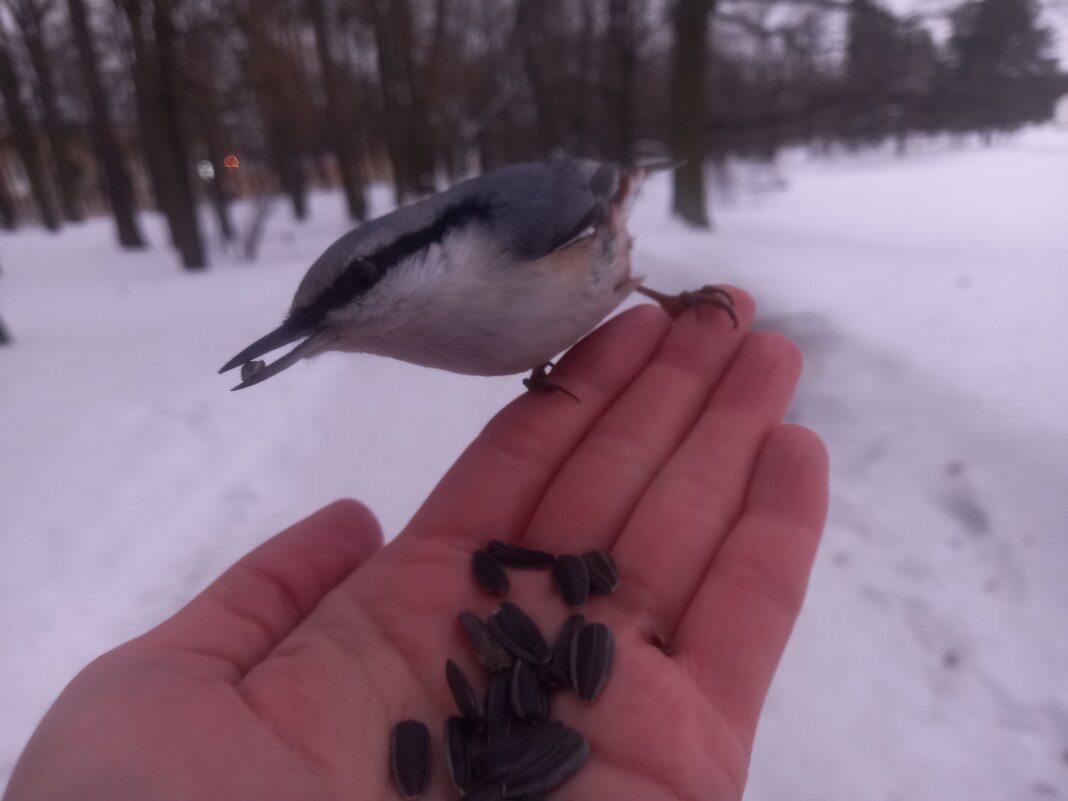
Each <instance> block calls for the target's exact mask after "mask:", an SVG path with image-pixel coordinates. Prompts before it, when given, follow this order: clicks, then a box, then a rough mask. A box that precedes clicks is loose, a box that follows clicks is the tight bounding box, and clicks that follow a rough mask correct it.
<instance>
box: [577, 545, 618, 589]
mask: <svg viewBox="0 0 1068 801" xmlns="http://www.w3.org/2000/svg"><path fill="white" fill-rule="evenodd" d="M582 561H583V562H585V563H586V568H587V570H589V573H590V594H591V595H611V594H612V593H613V592H615V591H616V587H618V586H619V571H618V570H616V562H615V560H614V559H613V558H612V556H611V554H607V553H605V552H604V551H589V552H587V553H584V554H582Z"/></svg>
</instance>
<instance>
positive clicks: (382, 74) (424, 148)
mask: <svg viewBox="0 0 1068 801" xmlns="http://www.w3.org/2000/svg"><path fill="white" fill-rule="evenodd" d="M367 5H368V8H369V10H370V12H371V23H372V27H373V28H374V32H375V43H376V50H377V57H378V72H379V78H380V81H379V88H380V90H381V92H382V103H383V114H384V117H385V119H384V127H385V132H386V147H387V149H388V151H389V158H390V163H391V164H392V167H393V183H394V187H395V189H396V194H397V200H398V202H399V201H402V200H405V199H407V198H409V197H413V196H418V195H422V194H426V193H427V192H430V191H433V189H434V163H433V154H432V152H431V150H430V147H429V143H428V136H429V132H428V131H427V130H426V124H425V121H424V117H425V112H424V107H423V98H422V87H421V86H420V85H419V80H418V75H417V72H416V68H415V59H414V52H415V47H416V38H415V28H414V25H413V23H412V14H411V8H410V7H409V5H408V0H368V3H367Z"/></svg>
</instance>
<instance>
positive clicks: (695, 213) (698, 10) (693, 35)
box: [671, 0, 716, 228]
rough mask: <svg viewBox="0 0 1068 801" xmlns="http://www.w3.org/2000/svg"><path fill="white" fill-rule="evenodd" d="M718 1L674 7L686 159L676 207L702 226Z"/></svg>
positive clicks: (675, 138)
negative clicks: (711, 42) (711, 38)
mask: <svg viewBox="0 0 1068 801" xmlns="http://www.w3.org/2000/svg"><path fill="white" fill-rule="evenodd" d="M715 6H716V0H676V1H675V5H674V7H673V8H672V11H671V22H672V29H673V32H674V51H673V59H672V68H671V146H672V150H673V151H674V153H675V156H676V157H677V158H679V159H682V161H683V163H682V166H680V167H679V168H678V169H676V170H675V195H674V199H673V201H672V210H673V211H674V212H675V214H677V215H678V216H679V217H681V218H682V219H684V220H686V221H687V222H689V223H690V224H692V225H696V226H699V227H701V228H708V227H710V225H711V223H710V221H709V218H708V206H707V201H706V200H705V183H704V159H705V152H706V143H705V137H706V135H707V133H706V127H705V123H706V115H707V108H706V104H705V86H706V83H705V73H706V69H707V65H708V27H709V17H710V16H711V15H712V12H713V11H715Z"/></svg>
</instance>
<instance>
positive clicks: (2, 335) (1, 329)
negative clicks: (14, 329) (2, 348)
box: [0, 319, 11, 345]
mask: <svg viewBox="0 0 1068 801" xmlns="http://www.w3.org/2000/svg"><path fill="white" fill-rule="evenodd" d="M10 344H11V334H10V333H8V330H7V326H5V325H4V321H3V319H0V345H10Z"/></svg>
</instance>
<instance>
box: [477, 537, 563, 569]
mask: <svg viewBox="0 0 1068 801" xmlns="http://www.w3.org/2000/svg"><path fill="white" fill-rule="evenodd" d="M486 549H487V550H488V551H489V552H490V553H491V554H493V556H494V558H495V559H496V560H497V561H498V562H500V563H501V564H502V565H505V566H507V567H527V568H542V567H552V565H553V562H555V561H556V557H555V556H553V555H552V554H551V553H547V552H546V551H535V550H531V549H530V548H523V547H521V546H519V545H512V544H511V543H510V542H501V541H500V540H491V541H490V543H489V544H488V545H487V546H486Z"/></svg>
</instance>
